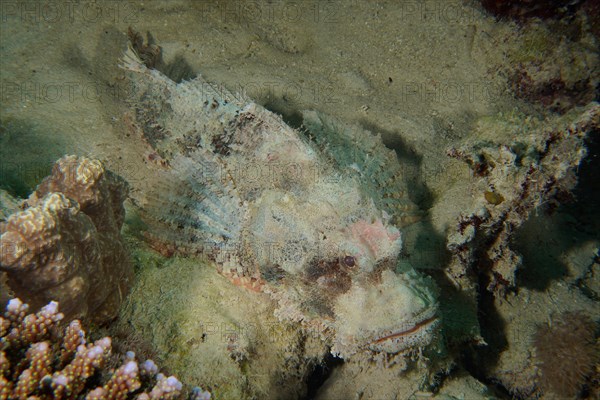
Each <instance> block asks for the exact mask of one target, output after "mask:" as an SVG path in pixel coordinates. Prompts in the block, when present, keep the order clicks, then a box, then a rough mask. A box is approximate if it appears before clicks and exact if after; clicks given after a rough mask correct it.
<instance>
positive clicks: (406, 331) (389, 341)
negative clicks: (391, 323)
mask: <svg viewBox="0 0 600 400" xmlns="http://www.w3.org/2000/svg"><path fill="white" fill-rule="evenodd" d="M417 321H418V322H415V323H413V324H411V325H410V326H408V327H405V328H401V329H397V330H393V331H388V332H386V333H385V334H383V335H379V336H377V337H375V338H374V339H373V340H371V341H370V342H369V343H368V347H369V348H371V349H372V350H376V351H385V352H389V353H395V352H399V351H402V350H405V349H407V348H409V347H414V346H421V345H427V344H428V343H429V342H430V341H431V338H432V333H431V332H430V328H433V326H434V325H436V324H437V322H439V318H438V316H437V315H436V314H435V312H434V313H431V314H429V315H425V316H423V317H422V318H420V319H418V320H417ZM431 330H432V329H431Z"/></svg>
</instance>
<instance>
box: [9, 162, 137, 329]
mask: <svg viewBox="0 0 600 400" xmlns="http://www.w3.org/2000/svg"><path fill="white" fill-rule="evenodd" d="M127 192H128V189H127V184H126V182H125V181H123V180H122V179H121V178H119V177H118V176H117V175H115V174H113V173H111V172H110V171H107V170H105V169H104V167H103V166H102V164H101V163H100V162H99V161H95V160H90V159H87V158H85V157H75V156H66V157H63V158H61V159H60V160H58V161H57V162H56V164H55V165H54V167H53V169H52V174H51V175H50V176H49V177H47V178H46V179H44V180H43V182H42V183H41V184H40V185H39V186H38V188H37V189H36V191H35V192H34V193H32V194H31V196H30V197H29V199H27V201H26V202H25V203H24V207H25V208H24V209H23V210H21V211H18V212H16V213H14V214H12V215H11V216H9V217H8V218H7V219H6V221H3V222H1V223H0V233H1V234H2V236H1V237H0V246H1V249H2V252H1V255H0V261H1V264H0V270H1V271H3V272H5V273H6V275H7V277H8V279H7V281H8V286H9V287H10V288H11V290H12V291H13V292H14V293H15V295H16V296H19V297H20V298H23V299H25V300H26V301H27V302H29V303H30V304H31V305H32V307H41V306H42V305H44V304H46V303H48V302H49V301H52V300H56V301H59V302H60V304H61V307H62V309H63V311H64V313H65V315H66V316H67V317H86V316H87V317H89V318H90V319H91V320H93V321H95V322H98V323H101V322H105V321H107V320H109V319H111V318H114V317H115V315H116V313H117V312H118V307H119V305H120V304H121V301H122V300H123V298H124V296H125V295H126V293H127V291H128V288H129V285H130V284H131V279H132V273H133V270H132V267H131V264H130V263H129V260H128V255H127V252H126V251H125V248H124V245H123V241H122V238H121V233H120V230H121V227H122V225H123V221H124V217H125V209H124V207H123V201H124V200H125V198H126V196H127Z"/></svg>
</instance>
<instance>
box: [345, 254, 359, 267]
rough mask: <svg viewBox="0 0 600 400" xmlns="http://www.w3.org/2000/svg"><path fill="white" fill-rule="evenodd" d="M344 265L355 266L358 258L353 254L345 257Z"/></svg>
mask: <svg viewBox="0 0 600 400" xmlns="http://www.w3.org/2000/svg"><path fill="white" fill-rule="evenodd" d="M344 265H346V266H347V267H354V266H355V265H356V260H355V259H354V257H352V256H346V257H344Z"/></svg>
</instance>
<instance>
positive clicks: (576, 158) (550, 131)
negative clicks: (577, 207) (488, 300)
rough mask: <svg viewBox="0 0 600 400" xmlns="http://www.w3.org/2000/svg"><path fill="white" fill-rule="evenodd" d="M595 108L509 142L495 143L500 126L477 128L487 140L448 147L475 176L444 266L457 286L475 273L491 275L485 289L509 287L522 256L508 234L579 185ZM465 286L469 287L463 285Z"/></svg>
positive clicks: (598, 113)
mask: <svg viewBox="0 0 600 400" xmlns="http://www.w3.org/2000/svg"><path fill="white" fill-rule="evenodd" d="M599 118H600V106H598V104H597V103H591V104H590V105H589V106H588V107H587V109H586V110H585V111H584V112H583V113H581V114H579V115H577V116H575V117H574V116H573V115H566V116H565V117H564V119H559V120H558V121H552V122H551V123H550V124H549V126H550V127H548V125H546V124H544V125H542V126H541V127H529V126H527V125H528V123H531V121H524V123H523V124H522V125H520V126H519V127H518V128H516V129H517V130H516V132H515V136H514V139H513V141H512V142H509V143H497V142H495V141H494V139H493V138H492V135H493V134H494V132H496V131H497V130H498V129H502V128H499V127H498V125H494V124H491V125H485V124H483V125H482V126H481V129H482V130H486V131H487V133H486V134H487V135H488V136H490V138H489V139H487V138H484V140H480V141H478V142H477V143H469V144H468V145H465V146H462V147H459V148H452V149H450V150H449V152H448V155H449V156H451V157H455V158H458V159H460V160H463V161H465V162H466V163H467V164H468V165H469V167H470V169H471V171H472V174H473V180H472V182H471V183H470V184H469V186H470V187H469V189H468V190H469V192H471V193H479V196H474V201H473V204H472V205H471V207H472V208H471V209H470V210H466V211H464V212H463V214H462V215H461V216H460V217H458V219H457V221H456V225H455V229H454V230H451V231H450V232H449V234H448V241H447V247H448V249H449V250H450V251H451V252H452V254H453V260H452V263H451V265H450V267H449V272H450V274H451V275H452V276H453V277H454V279H456V281H457V282H458V281H464V280H465V277H466V276H467V275H469V271H472V270H473V269H474V270H476V271H479V272H483V273H485V274H487V275H488V279H487V280H488V289H489V290H493V291H495V292H496V291H503V290H504V289H506V288H510V287H514V286H515V284H516V282H515V272H516V270H517V269H518V268H519V266H520V265H521V257H520V255H519V254H517V253H516V252H515V251H513V250H512V249H511V247H510V243H511V239H512V237H513V233H514V232H515V231H516V230H517V229H518V228H519V227H520V226H521V225H522V224H523V222H524V221H526V220H527V219H528V218H529V216H530V214H531V213H532V212H534V211H535V210H539V209H546V210H548V209H549V210H551V209H553V208H555V207H556V206H557V205H558V204H560V203H561V202H565V201H567V200H568V199H569V198H570V192H571V190H572V189H573V188H574V186H575V184H576V183H577V176H576V168H577V167H578V166H579V164H580V162H581V160H582V159H583V158H584V157H585V155H586V148H585V139H586V137H587V135H588V134H592V133H594V132H597V130H598V128H599V127H600V120H599ZM466 286H469V285H468V284H466Z"/></svg>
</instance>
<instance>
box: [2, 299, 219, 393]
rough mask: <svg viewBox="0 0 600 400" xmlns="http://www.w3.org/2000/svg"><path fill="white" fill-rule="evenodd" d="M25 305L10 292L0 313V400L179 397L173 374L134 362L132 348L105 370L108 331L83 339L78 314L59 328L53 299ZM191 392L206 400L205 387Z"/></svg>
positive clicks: (108, 353)
mask: <svg viewBox="0 0 600 400" xmlns="http://www.w3.org/2000/svg"><path fill="white" fill-rule="evenodd" d="M28 310H29V306H28V305H27V304H24V303H23V302H22V301H21V300H19V299H17V298H15V299H11V300H10V301H9V303H8V305H7V307H6V313H5V314H4V317H0V400H7V399H36V400H44V399H59V400H60V399H74V398H85V399H86V400H100V399H102V400H110V399H115V400H116V399H129V398H136V399H140V400H151V399H163V400H169V399H180V398H182V389H183V385H182V383H181V382H180V381H179V380H178V379H177V378H175V377H174V376H170V377H166V376H165V375H163V374H162V373H159V372H158V367H157V366H156V364H155V363H154V362H153V361H152V360H146V361H145V362H143V363H138V361H136V360H135V354H133V353H132V352H128V353H127V355H126V357H125V360H124V361H122V365H121V366H120V367H118V368H116V369H114V370H110V369H109V368H108V365H109V364H110V363H111V359H110V356H111V339H110V337H104V338H102V339H99V340H96V341H95V342H93V343H88V342H87V339H86V335H85V332H84V330H83V329H82V326H81V323H80V321H78V320H73V321H71V322H70V323H69V325H68V326H67V327H66V328H65V329H64V330H62V326H61V321H63V320H64V315H63V314H62V313H60V312H59V310H58V303H56V302H50V303H49V304H47V305H46V306H45V307H43V308H42V309H41V310H40V311H38V312H37V313H35V314H28ZM61 330H62V333H61ZM83 396H85V397H83ZM190 398H191V399H194V400H208V399H210V393H209V392H206V391H202V390H201V389H199V388H195V389H194V390H193V391H192V393H191V395H190Z"/></svg>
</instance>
